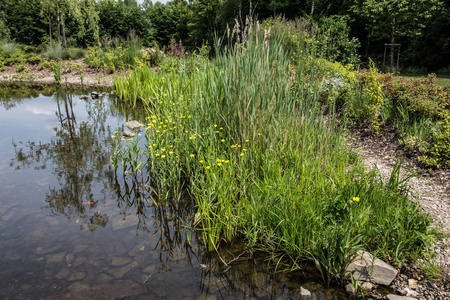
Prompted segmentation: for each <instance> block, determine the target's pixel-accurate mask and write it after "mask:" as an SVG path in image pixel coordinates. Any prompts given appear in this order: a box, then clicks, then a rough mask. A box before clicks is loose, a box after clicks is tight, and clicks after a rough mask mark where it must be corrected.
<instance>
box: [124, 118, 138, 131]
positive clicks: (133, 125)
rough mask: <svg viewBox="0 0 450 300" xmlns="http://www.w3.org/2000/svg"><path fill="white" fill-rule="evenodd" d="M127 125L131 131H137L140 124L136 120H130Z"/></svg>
mask: <svg viewBox="0 0 450 300" xmlns="http://www.w3.org/2000/svg"><path fill="white" fill-rule="evenodd" d="M127 127H128V128H129V129H130V130H133V131H139V129H140V127H141V124H140V123H139V122H138V121H135V120H131V121H128V122H127Z"/></svg>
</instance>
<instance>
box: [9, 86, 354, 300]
mask: <svg viewBox="0 0 450 300" xmlns="http://www.w3.org/2000/svg"><path fill="white" fill-rule="evenodd" d="M0 95H1V96H2V98H3V99H2V101H0V126H1V128H2V129H1V131H0V182H1V188H0V253H1V256H0V282H1V285H0V298H1V299H28V298H29V299H41V298H42V299H60V298H67V299H113V298H126V299H242V298H247V299H252V298H260V299H272V298H273V299H276V298H280V299H290V298H296V299H297V298H299V293H300V291H301V288H302V287H303V288H306V289H308V290H309V291H311V292H313V296H317V298H319V299H337V298H339V299H346V296H345V294H344V293H343V292H342V290H340V289H328V290H325V289H323V287H322V285H321V284H320V282H321V279H320V276H319V275H318V274H317V273H315V272H312V271H311V269H309V268H306V269H304V270H303V271H301V272H300V271H299V272H291V273H283V272H274V263H273V261H272V260H270V259H267V256H266V255H259V254H258V252H254V253H253V254H252V255H251V254H250V252H246V251H244V250H245V249H244V247H243V245H241V244H239V243H237V244H236V245H232V246H226V247H224V249H223V250H222V252H221V255H222V258H223V260H224V261H225V262H231V263H229V265H224V264H223V262H221V260H220V259H219V258H218V256H217V255H216V254H214V253H205V252H204V249H203V247H202V245H201V239H200V236H201V235H199V234H198V232H195V231H191V230H190V229H189V225H190V224H191V223H192V216H193V215H194V213H195V207H194V205H193V203H192V201H191V200H189V199H187V198H186V199H185V198H183V197H181V198H180V199H177V200H176V201H168V202H167V205H165V206H161V205H159V206H155V205H154V204H153V202H152V200H150V197H149V196H150V191H149V189H148V181H147V179H145V178H140V180H139V182H140V183H139V184H133V183H132V181H130V180H129V179H130V178H127V177H124V176H116V175H115V173H114V170H113V169H112V167H111V164H110V160H109V158H110V148H111V136H112V135H113V134H114V132H115V131H116V130H118V131H122V130H123V129H125V123H126V120H127V119H130V118H133V119H138V120H142V118H143V116H140V115H139V112H138V111H127V110H126V109H124V108H123V107H118V106H117V104H116V102H115V101H114V99H113V98H112V97H109V96H105V97H103V98H101V99H99V100H94V99H91V98H90V99H89V100H80V98H79V96H77V95H70V94H65V93H64V92H62V91H59V92H56V93H53V95H48V94H46V95H47V96H44V95H42V94H39V95H34V97H28V98H20V97H6V95H5V94H3V95H2V91H1V90H0ZM118 174H120V170H119V172H118Z"/></svg>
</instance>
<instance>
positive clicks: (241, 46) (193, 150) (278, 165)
mask: <svg viewBox="0 0 450 300" xmlns="http://www.w3.org/2000/svg"><path fill="white" fill-rule="evenodd" d="M239 30H240V33H239V38H238V39H237V38H236V41H238V42H237V43H235V44H231V45H227V47H226V48H225V47H224V46H223V47H220V46H219V44H220V43H219V42H218V43H217V47H216V49H217V53H216V58H215V60H214V61H213V62H206V61H205V62H203V63H202V64H201V65H200V66H199V67H198V69H197V70H196V71H191V72H187V71H186V69H183V68H179V69H178V70H176V71H175V70H172V71H170V72H162V71H160V72H155V71H153V70H151V68H150V67H148V66H143V67H141V68H138V69H136V70H135V71H133V72H131V73H130V75H129V77H119V78H117V79H116V81H115V86H116V89H117V92H118V95H119V96H120V97H121V98H124V99H126V100H127V101H129V102H130V103H131V104H132V105H136V101H138V100H141V101H142V102H143V103H144V104H145V105H146V109H147V110H148V112H149V116H148V117H147V119H146V120H145V123H146V134H145V136H146V141H147V145H146V152H145V156H146V159H147V161H146V163H147V166H148V168H149V170H150V172H152V174H153V176H154V178H155V180H156V182H157V183H158V184H159V188H158V189H159V191H160V194H159V195H160V197H159V199H158V201H168V200H170V198H167V197H168V196H169V195H176V194H179V193H181V192H182V191H187V192H188V193H189V194H190V195H192V197H193V198H195V199H196V205H197V214H196V216H195V221H194V224H195V225H201V228H202V234H203V239H204V241H205V244H206V246H207V248H208V249H210V250H214V249H218V248H219V247H220V245H221V244H222V243H224V242H230V241H232V240H233V239H234V238H235V237H237V236H244V238H245V240H246V241H247V243H248V245H249V246H250V247H253V248H255V247H256V248H259V249H263V250H266V251H271V252H273V253H274V254H277V253H284V254H287V255H289V257H291V258H292V259H293V261H294V262H296V261H298V260H300V259H309V260H313V261H315V262H316V265H317V266H318V268H319V269H320V270H322V271H323V274H324V279H325V282H327V283H329V282H330V280H332V279H338V278H341V279H340V280H342V276H343V270H345V267H346V265H347V264H348V263H349V262H350V261H351V259H352V255H353V254H352V253H353V252H352V251H350V250H351V249H358V248H364V249H366V250H368V251H377V253H378V255H379V256H380V257H382V258H391V259H392V258H396V259H397V260H396V262H397V263H402V262H404V259H412V258H414V257H417V256H418V255H419V253H420V251H421V250H423V249H424V247H425V246H426V245H427V243H428V242H429V241H430V239H429V235H428V234H427V226H428V224H429V219H428V218H427V217H426V216H424V215H422V214H421V213H420V212H419V210H418V208H417V206H416V205H415V204H413V203H412V202H410V201H409V200H408V199H407V197H406V196H405V194H404V189H399V188H398V186H397V187H396V186H394V185H389V184H384V183H383V182H381V181H379V180H377V177H376V175H375V174H374V173H368V172H366V171H364V169H363V167H362V165H361V164H360V163H359V160H358V159H357V157H356V156H355V155H354V154H353V153H352V149H349V147H348V146H347V143H346V141H345V137H344V134H343V132H342V131H341V130H339V129H336V127H337V126H336V124H335V120H334V116H333V114H332V115H328V116H324V115H323V114H322V113H321V110H320V104H319V102H318V95H319V91H320V88H321V87H320V84H317V85H306V84H304V81H305V78H306V77H307V78H308V80H310V79H311V78H314V72H315V69H314V65H313V64H312V65H310V66H309V67H308V68H306V67H303V66H299V68H298V69H297V72H296V74H294V75H295V76H293V74H292V71H291V69H290V57H289V54H288V53H287V52H286V51H285V49H284V47H283V43H282V39H281V38H280V37H279V36H278V37H277V36H275V37H271V36H270V32H269V31H266V32H262V31H261V29H260V27H259V26H258V24H257V23H254V24H252V23H251V22H248V23H247V27H245V28H240V29H239ZM236 32H237V30H236V31H235V32H234V33H233V34H235V33H236ZM294 91H295V92H294ZM332 110H333V108H332V105H331V111H332ZM394 177H395V176H394ZM395 178H396V177H395ZM397 182H402V181H401V180H398V181H397ZM174 199H179V198H177V197H175V198H174ZM378 242H379V243H378Z"/></svg>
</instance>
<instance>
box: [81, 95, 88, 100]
mask: <svg viewBox="0 0 450 300" xmlns="http://www.w3.org/2000/svg"><path fill="white" fill-rule="evenodd" d="M80 99H81V100H88V99H89V96H88V95H81V96H80Z"/></svg>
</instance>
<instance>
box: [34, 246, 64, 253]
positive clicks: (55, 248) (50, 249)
mask: <svg viewBox="0 0 450 300" xmlns="http://www.w3.org/2000/svg"><path fill="white" fill-rule="evenodd" d="M61 248H62V245H61V244H57V245H55V246H53V247H50V248H43V247H39V248H37V249H36V253H37V254H38V255H43V254H49V253H52V252H56V251H57V250H59V249H61Z"/></svg>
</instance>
